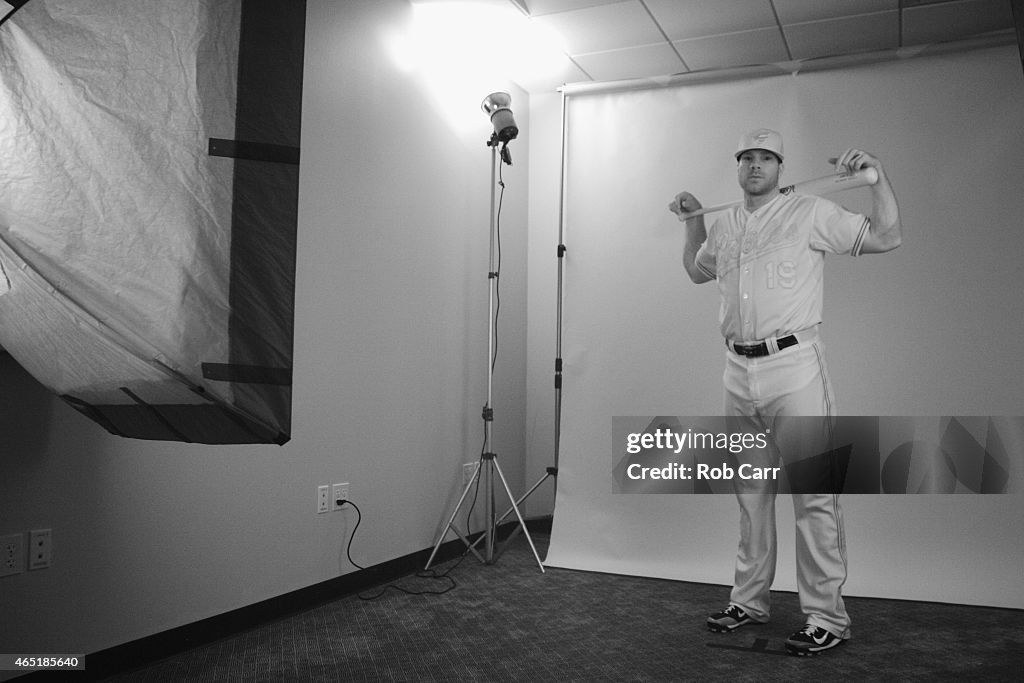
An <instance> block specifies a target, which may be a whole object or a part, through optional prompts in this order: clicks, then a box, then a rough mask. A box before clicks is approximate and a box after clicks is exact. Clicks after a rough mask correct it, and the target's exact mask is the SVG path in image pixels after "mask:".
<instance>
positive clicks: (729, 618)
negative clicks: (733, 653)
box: [707, 605, 762, 633]
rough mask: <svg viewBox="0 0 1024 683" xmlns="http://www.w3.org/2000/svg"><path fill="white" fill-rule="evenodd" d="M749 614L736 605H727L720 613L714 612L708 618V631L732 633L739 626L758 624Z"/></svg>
mask: <svg viewBox="0 0 1024 683" xmlns="http://www.w3.org/2000/svg"><path fill="white" fill-rule="evenodd" d="M760 623H762V622H760V621H756V620H755V619H754V618H753V617H751V616H750V615H749V614H747V613H746V612H744V611H743V610H742V609H741V608H740V607H738V606H736V605H729V606H728V607H726V608H725V609H724V610H722V611H721V612H716V613H715V614H712V615H711V616H709V617H708V620H707V625H708V629H709V630H711V631H714V632H715V633H732V632H733V631H735V630H736V629H738V628H739V627H740V626H746V625H747V624H760Z"/></svg>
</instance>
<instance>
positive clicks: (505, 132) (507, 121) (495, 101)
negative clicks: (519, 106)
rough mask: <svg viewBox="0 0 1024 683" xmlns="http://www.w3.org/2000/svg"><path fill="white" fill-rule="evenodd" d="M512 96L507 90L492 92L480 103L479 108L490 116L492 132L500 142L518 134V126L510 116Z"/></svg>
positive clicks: (513, 138)
mask: <svg viewBox="0 0 1024 683" xmlns="http://www.w3.org/2000/svg"><path fill="white" fill-rule="evenodd" d="M511 104H512V96H511V95H509V94H508V93H507V92H492V93H491V94H490V95H488V96H487V97H486V98H484V101H483V102H482V103H481V104H480V108H481V109H483V111H484V113H485V114H487V115H488V116H489V117H490V118H491V124H492V125H493V126H494V134H495V135H496V136H497V137H498V140H499V141H501V142H508V141H509V140H515V138H516V136H517V135H519V127H518V126H516V120H515V118H513V116H512V109H510V106H511Z"/></svg>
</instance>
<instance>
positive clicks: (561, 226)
mask: <svg viewBox="0 0 1024 683" xmlns="http://www.w3.org/2000/svg"><path fill="white" fill-rule="evenodd" d="M565 129H566V110H565V89H564V88H563V89H562V163H561V165H560V167H561V176H560V178H559V186H558V187H559V200H558V205H559V213H558V250H557V256H558V287H557V297H556V302H555V309H556V313H557V315H556V323H555V454H554V465H552V466H551V467H548V468H546V470H545V472H544V474H543V475H541V478H540V479H538V480H537V482H536V483H535V484H534V485H533V486H531V487H530V488H529V489H528V490H527V491H526V493H524V494H523V495H522V496H521V497H520V498H519V500H517V501H515V505H522V504H523V501H524V500H526V499H527V498H529V497H530V495H532V494H533V492H534V491H536V490H537V489H538V488H540V486H541V484H543V483H544V482H546V481H547V480H548V479H549V478H556V479H557V478H558V454H559V451H560V443H561V434H562V299H563V294H562V292H563V281H564V263H565V251H566V249H565V220H564V217H565V156H566V135H565ZM509 163H511V162H509ZM491 184H492V185H493V182H492V183H491ZM512 512H513V508H511V507H510V508H509V509H508V510H506V511H505V514H503V515H502V516H501V517H499V518H498V524H501V523H502V522H503V521H505V518H506V517H508V516H509V515H511V514H512ZM518 532H519V527H516V528H515V529H513V531H512V533H511V535H509V537H508V541H506V542H510V541H511V540H512V539H513V538H515V535H516V534H517V533H518ZM478 540H479V539H478Z"/></svg>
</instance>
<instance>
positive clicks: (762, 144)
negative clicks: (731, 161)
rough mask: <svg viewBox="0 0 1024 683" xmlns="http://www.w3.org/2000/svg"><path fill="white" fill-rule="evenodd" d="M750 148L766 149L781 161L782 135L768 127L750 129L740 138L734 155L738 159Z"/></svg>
mask: <svg viewBox="0 0 1024 683" xmlns="http://www.w3.org/2000/svg"><path fill="white" fill-rule="evenodd" d="M751 149H764V150H767V151H769V152H772V153H773V154H775V156H777V157H779V161H782V159H783V153H782V135H780V134H779V133H777V132H776V131H774V130H771V129H770V128H757V129H756V130H752V131H750V132H749V133H747V134H746V135H744V136H743V137H741V138H740V142H739V145H737V147H736V154H735V155H734V156H735V157H736V158H737V159H739V158H740V155H741V154H743V153H744V152H746V151H748V150H751Z"/></svg>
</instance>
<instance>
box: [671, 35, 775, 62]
mask: <svg viewBox="0 0 1024 683" xmlns="http://www.w3.org/2000/svg"><path fill="white" fill-rule="evenodd" d="M672 44H673V45H675V47H676V50H678V51H679V54H680V56H681V57H682V58H683V61H684V62H686V65H687V66H688V67H690V69H691V70H693V71H700V70H703V69H724V68H729V67H734V66H750V65H753V64H774V63H775V62H785V61H788V60H789V59H790V57H789V55H788V54H787V53H786V46H785V44H784V43H783V42H782V35H781V34H780V33H779V30H778V29H775V28H767V29H758V30H756V31H743V32H741V33H728V34H725V35H721V36H709V37H707V38H692V39H689V40H677V41H673V42H672Z"/></svg>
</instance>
